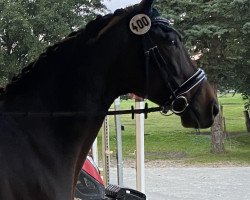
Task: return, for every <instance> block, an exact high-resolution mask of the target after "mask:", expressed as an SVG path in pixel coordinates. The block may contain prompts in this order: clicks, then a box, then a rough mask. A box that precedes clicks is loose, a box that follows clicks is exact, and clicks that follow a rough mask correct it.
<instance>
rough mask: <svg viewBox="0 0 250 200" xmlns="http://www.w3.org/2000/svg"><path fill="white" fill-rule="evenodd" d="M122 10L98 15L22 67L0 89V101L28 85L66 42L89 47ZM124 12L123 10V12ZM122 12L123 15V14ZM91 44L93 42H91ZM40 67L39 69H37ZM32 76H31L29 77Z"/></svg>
mask: <svg viewBox="0 0 250 200" xmlns="http://www.w3.org/2000/svg"><path fill="white" fill-rule="evenodd" d="M122 10H123V9H119V10H117V11H115V12H114V14H107V15H105V16H101V15H98V16H97V17H96V19H94V20H92V21H90V22H89V23H88V24H87V25H86V26H85V28H81V29H79V30H77V31H74V32H72V33H70V34H69V35H68V36H66V37H65V38H64V39H62V40H61V41H59V42H57V43H55V44H54V45H52V46H49V47H47V48H46V50H45V52H43V53H42V54H40V56H39V57H38V58H37V59H36V60H34V61H32V62H31V63H29V64H28V65H27V66H26V67H24V68H23V69H22V70H21V72H20V73H19V74H17V75H16V76H14V77H13V78H12V80H11V81H10V83H8V84H7V85H6V86H5V87H0V99H2V98H3V97H5V96H6V95H8V94H13V93H15V91H17V90H18V86H20V85H23V84H22V83H24V82H25V85H26V84H29V83H30V80H31V77H32V76H33V75H35V74H38V72H39V69H40V67H41V66H40V65H41V61H43V62H44V61H46V59H47V58H48V57H49V56H51V55H55V54H56V53H57V51H60V50H61V49H63V48H65V47H66V45H67V44H68V42H72V41H73V40H74V41H76V40H77V42H80V43H81V44H82V45H91V43H90V44H89V41H92V40H91V39H94V38H95V37H96V36H97V34H98V33H99V31H100V30H102V29H103V28H104V27H105V26H106V25H107V24H109V23H110V21H111V20H112V18H113V16H116V15H120V14H121V13H122V12H121V11H122ZM123 11H124V12H125V10H123ZM124 12H123V13H124ZM92 43H93V41H92ZM39 66H40V67H39ZM31 75H32V76H31Z"/></svg>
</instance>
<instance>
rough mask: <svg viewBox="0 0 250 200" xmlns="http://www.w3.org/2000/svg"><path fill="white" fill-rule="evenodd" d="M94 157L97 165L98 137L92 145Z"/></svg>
mask: <svg viewBox="0 0 250 200" xmlns="http://www.w3.org/2000/svg"><path fill="white" fill-rule="evenodd" d="M92 158H93V160H94V162H95V164H96V165H97V166H99V165H98V147H97V137H96V139H95V141H94V143H93V145H92Z"/></svg>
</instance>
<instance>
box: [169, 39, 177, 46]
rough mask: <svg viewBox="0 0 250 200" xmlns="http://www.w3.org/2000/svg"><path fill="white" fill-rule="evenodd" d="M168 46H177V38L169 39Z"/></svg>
mask: <svg viewBox="0 0 250 200" xmlns="http://www.w3.org/2000/svg"><path fill="white" fill-rule="evenodd" d="M168 46H170V47H174V46H177V42H176V41H175V40H170V41H168Z"/></svg>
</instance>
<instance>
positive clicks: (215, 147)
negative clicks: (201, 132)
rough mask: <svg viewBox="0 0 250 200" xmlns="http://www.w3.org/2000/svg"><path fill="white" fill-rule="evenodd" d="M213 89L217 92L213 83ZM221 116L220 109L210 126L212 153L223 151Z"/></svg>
mask: <svg viewBox="0 0 250 200" xmlns="http://www.w3.org/2000/svg"><path fill="white" fill-rule="evenodd" d="M213 88H214V91H215V93H216V94H217V87H216V85H213ZM223 125H224V123H223V116H222V114H221V110H220V112H219V114H218V115H217V116H216V117H215V120H214V124H213V125H212V127H211V134H212V136H211V137H212V144H211V146H212V149H211V152H212V153H214V154H220V153H224V152H225V146H224V138H225V134H224V131H223Z"/></svg>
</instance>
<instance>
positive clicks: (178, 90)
mask: <svg viewBox="0 0 250 200" xmlns="http://www.w3.org/2000/svg"><path fill="white" fill-rule="evenodd" d="M152 24H153V25H160V26H163V27H164V28H167V29H169V30H172V31H174V32H176V30H174V29H173V28H171V27H170V26H169V22H168V21H167V20H166V19H162V18H155V19H153V20H152ZM176 33H177V32H176ZM177 34H178V33H177ZM142 37H143V39H142V41H143V47H144V52H145V65H146V96H147V95H148V88H149V62H150V59H152V60H153V62H154V63H156V66H157V67H158V70H159V71H160V74H161V76H162V79H163V81H164V83H165V86H166V88H168V89H170V91H171V95H170V96H169V98H168V99H167V100H166V102H165V104H164V105H163V106H162V107H163V111H162V112H163V114H166V113H167V112H168V111H169V110H171V111H172V112H173V113H175V114H178V115H180V114H182V113H183V112H184V111H185V110H186V108H187V107H188V106H189V102H188V100H187V98H186V97H185V95H186V94H187V93H188V92H190V91H191V90H193V89H194V88H195V87H196V86H198V85H200V84H201V83H202V82H203V80H205V79H206V75H205V72H204V71H203V70H202V69H200V68H199V69H198V70H197V71H196V72H195V73H194V74H193V75H192V76H190V77H189V78H188V79H187V80H186V81H185V82H184V83H182V84H181V85H180V84H178V83H177V82H176V81H175V79H174V76H173V74H172V72H171V71H170V69H169V67H168V63H167V62H166V60H165V59H164V57H163V56H162V54H161V52H160V50H159V48H158V46H157V45H156V43H155V42H153V40H152V39H151V37H150V35H149V33H146V34H144V35H143V36H142ZM192 99H194V98H192Z"/></svg>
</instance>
